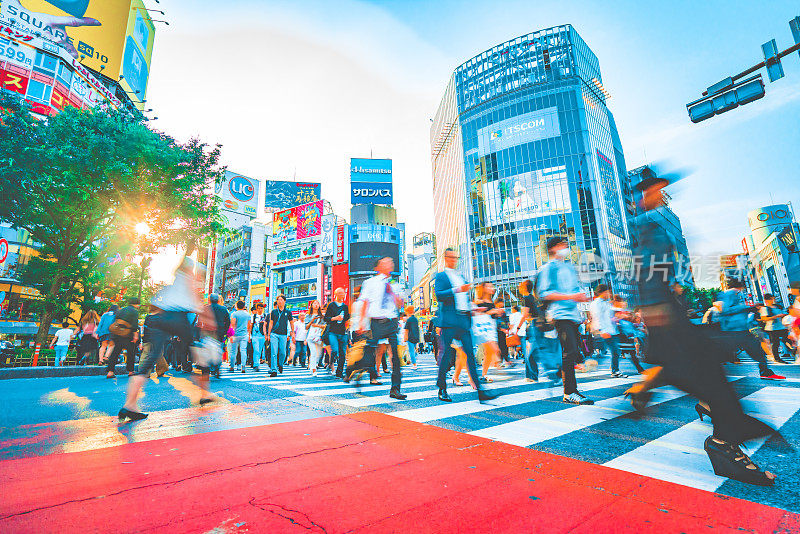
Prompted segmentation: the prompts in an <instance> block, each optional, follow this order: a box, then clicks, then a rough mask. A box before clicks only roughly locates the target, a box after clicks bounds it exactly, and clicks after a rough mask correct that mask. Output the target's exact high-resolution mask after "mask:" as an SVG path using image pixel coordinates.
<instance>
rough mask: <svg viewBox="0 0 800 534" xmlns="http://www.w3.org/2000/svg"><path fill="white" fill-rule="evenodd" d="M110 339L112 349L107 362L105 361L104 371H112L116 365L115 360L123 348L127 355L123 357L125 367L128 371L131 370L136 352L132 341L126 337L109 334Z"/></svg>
mask: <svg viewBox="0 0 800 534" xmlns="http://www.w3.org/2000/svg"><path fill="white" fill-rule="evenodd" d="M111 341H113V342H114V349H113V350H112V351H111V356H109V357H108V363H106V372H107V373H113V372H114V369H115V368H116V367H117V360H118V359H119V355H120V354H122V351H123V350H126V351H127V357H126V358H125V369H126V370H127V371H128V372H129V373H132V372H133V365H134V363H135V361H134V360H135V358H136V352H135V351H134V347H133V341H131V339H130V338H127V337H121V336H115V335H114V334H111Z"/></svg>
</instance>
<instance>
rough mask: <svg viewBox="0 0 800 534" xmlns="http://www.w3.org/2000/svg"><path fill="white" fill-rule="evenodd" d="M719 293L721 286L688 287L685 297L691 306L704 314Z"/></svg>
mask: <svg viewBox="0 0 800 534" xmlns="http://www.w3.org/2000/svg"><path fill="white" fill-rule="evenodd" d="M718 293H719V288H705V287H687V288H686V291H685V292H684V298H685V299H686V302H687V304H688V305H689V308H691V309H693V310H695V312H697V313H700V314H702V313H705V311H706V310H707V309H709V308H710V307H711V305H712V304H714V301H715V300H717V294H718Z"/></svg>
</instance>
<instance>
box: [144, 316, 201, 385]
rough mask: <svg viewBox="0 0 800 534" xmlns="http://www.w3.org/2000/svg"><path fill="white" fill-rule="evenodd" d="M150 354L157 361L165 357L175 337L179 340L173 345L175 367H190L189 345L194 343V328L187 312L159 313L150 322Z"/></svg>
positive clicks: (189, 368) (187, 368)
mask: <svg viewBox="0 0 800 534" xmlns="http://www.w3.org/2000/svg"><path fill="white" fill-rule="evenodd" d="M149 335H150V353H151V354H152V355H153V357H154V358H155V359H156V360H157V359H158V358H159V357H161V356H163V355H164V348H165V347H166V345H167V342H168V341H169V339H170V338H171V337H173V336H175V337H177V338H178V340H177V341H176V342H174V343H173V354H174V357H175V358H176V360H175V361H174V362H173V366H174V367H176V368H177V367H183V368H184V370H189V371H191V367H189V361H188V360H189V344H190V343H191V341H192V327H191V325H190V324H189V320H188V319H187V318H186V312H178V311H165V312H161V313H158V314H156V315H154V316H153V317H152V319H151V320H150V334H149Z"/></svg>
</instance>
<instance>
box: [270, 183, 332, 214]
mask: <svg viewBox="0 0 800 534" xmlns="http://www.w3.org/2000/svg"><path fill="white" fill-rule="evenodd" d="M316 200H322V186H321V185H320V184H318V183H315V182H282V181H276V180H267V181H266V182H265V187H264V207H266V208H272V209H277V210H282V209H287V208H291V207H292V206H299V205H301V204H308V203H309V202H314V201H316Z"/></svg>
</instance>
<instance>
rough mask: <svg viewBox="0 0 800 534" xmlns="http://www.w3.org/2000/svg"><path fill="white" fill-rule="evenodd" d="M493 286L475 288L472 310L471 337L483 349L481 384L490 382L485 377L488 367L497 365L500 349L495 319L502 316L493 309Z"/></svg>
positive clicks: (500, 310)
mask: <svg viewBox="0 0 800 534" xmlns="http://www.w3.org/2000/svg"><path fill="white" fill-rule="evenodd" d="M494 291H495V290H494V284H492V283H491V282H481V283H480V284H478V285H477V286H476V287H475V297H476V298H475V301H474V302H473V305H474V307H473V310H472V337H473V342H474V344H475V345H477V346H478V347H480V348H483V372H482V374H481V377H480V378H479V380H480V381H481V382H482V383H484V384H485V383H487V382H491V381H492V379H491V378H489V377H488V376H487V373H488V372H489V367H491V366H492V365H495V364H496V363H497V358H498V356H499V354H500V348H499V346H498V344H497V323H496V321H495V317H497V316H499V315H502V314H503V310H502V309H499V308H497V307H495V304H494V300H493V299H492V297H493V296H494Z"/></svg>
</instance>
